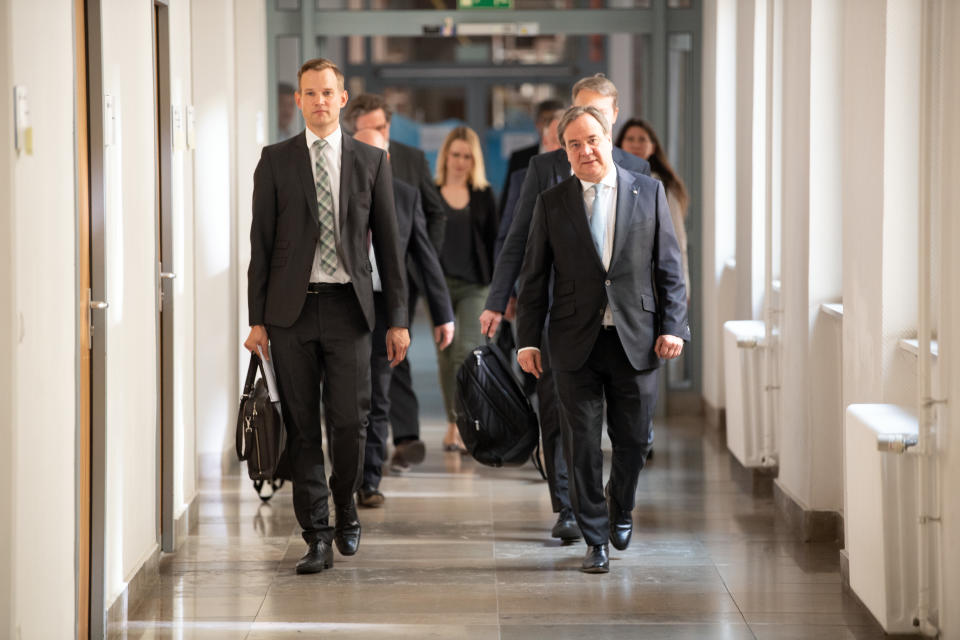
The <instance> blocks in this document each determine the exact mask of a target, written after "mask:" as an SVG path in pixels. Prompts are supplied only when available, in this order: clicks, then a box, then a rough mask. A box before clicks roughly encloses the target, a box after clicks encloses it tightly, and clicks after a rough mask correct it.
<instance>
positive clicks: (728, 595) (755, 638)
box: [713, 562, 757, 640]
mask: <svg viewBox="0 0 960 640" xmlns="http://www.w3.org/2000/svg"><path fill="white" fill-rule="evenodd" d="M713 570H714V571H716V572H717V577H719V578H720V582H721V583H723V588H724V589H725V590H726V593H727V597H728V598H730V600H732V601H733V606H735V607H736V608H737V613H739V614H740V619H741V620H743V624H745V625H746V627H747V630H748V631H749V632H750V635H751V636H753V638H754V640H757V634H756V633H754V631H753V627H751V626H750V623H749V622H747V617H746V616H745V615H743V610H741V609H740V603H739V602H737V599H736V598H735V597H734V595H733V593H732V592H731V591H730V587H728V586H727V581H726V579H724V577H723V574H722V573H720V569H719V568H718V567H717V564H716V562H714V565H713Z"/></svg>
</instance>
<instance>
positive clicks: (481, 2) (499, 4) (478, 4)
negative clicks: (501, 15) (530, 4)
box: [457, 0, 513, 9]
mask: <svg viewBox="0 0 960 640" xmlns="http://www.w3.org/2000/svg"><path fill="white" fill-rule="evenodd" d="M457 6H459V7H460V8H461V9H513V0H457Z"/></svg>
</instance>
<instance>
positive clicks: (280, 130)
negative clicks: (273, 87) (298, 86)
mask: <svg viewBox="0 0 960 640" xmlns="http://www.w3.org/2000/svg"><path fill="white" fill-rule="evenodd" d="M295 93H296V92H295V90H294V88H293V85H291V84H290V83H288V82H281V83H279V84H278V85H277V142H279V141H281V140H286V139H287V138H292V137H293V136H295V135H297V134H298V133H300V131H299V130H298V129H297V118H296V116H297V99H296V96H295V95H294V94H295Z"/></svg>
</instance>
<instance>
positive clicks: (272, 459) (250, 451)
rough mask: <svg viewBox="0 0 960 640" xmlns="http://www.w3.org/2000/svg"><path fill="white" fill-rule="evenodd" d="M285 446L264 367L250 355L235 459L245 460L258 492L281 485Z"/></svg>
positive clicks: (278, 415) (284, 433) (277, 410)
mask: <svg viewBox="0 0 960 640" xmlns="http://www.w3.org/2000/svg"><path fill="white" fill-rule="evenodd" d="M258 370H259V371H260V377H259V378H258V377H257V371H258ZM285 447H286V429H284V426H283V416H282V414H281V412H280V403H279V402H272V401H271V400H270V393H269V391H268V390H267V382H266V374H265V373H264V371H263V364H262V363H261V362H260V357H259V356H258V355H257V354H255V353H251V354H250V366H249V367H248V368H247V380H246V382H245V383H244V385H243V396H242V397H241V398H240V412H239V415H238V416H237V457H238V458H239V459H240V460H241V461H243V460H246V461H247V473H248V474H249V475H250V479H251V480H253V482H254V487H255V488H256V489H257V493H260V487H262V486H263V483H265V482H266V483H270V484H271V485H272V486H273V488H274V490H276V489H279V488H280V486H281V485H282V484H283V480H282V477H283V476H284V475H286V474H284V473H282V471H281V466H282V465H281V458H282V456H283V451H284V448H285ZM258 485H259V486H258ZM271 495H272V494H271ZM261 497H262V496H261ZM263 499H264V500H267V499H269V496H267V497H266V498H263Z"/></svg>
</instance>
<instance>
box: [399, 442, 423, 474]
mask: <svg viewBox="0 0 960 640" xmlns="http://www.w3.org/2000/svg"><path fill="white" fill-rule="evenodd" d="M426 455H427V446H426V445H425V444H423V440H420V439H415V440H404V441H403V442H400V443H398V444H397V445H396V446H395V447H394V449H393V455H392V456H390V471H393V472H394V473H403V472H404V471H407V470H409V469H410V467H412V466H413V465H415V464H420V463H421V462H423V458H424V456H426Z"/></svg>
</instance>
